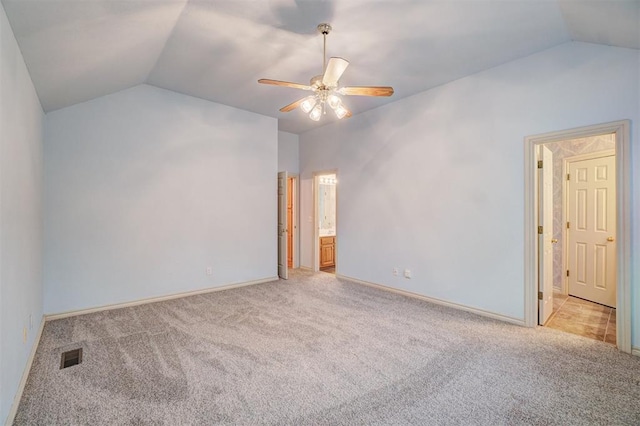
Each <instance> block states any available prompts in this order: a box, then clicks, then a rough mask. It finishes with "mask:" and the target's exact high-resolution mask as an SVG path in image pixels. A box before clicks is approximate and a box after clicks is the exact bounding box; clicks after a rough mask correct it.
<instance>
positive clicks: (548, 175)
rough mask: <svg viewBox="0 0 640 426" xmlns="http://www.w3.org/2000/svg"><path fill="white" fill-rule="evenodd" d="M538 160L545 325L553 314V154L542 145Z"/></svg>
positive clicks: (541, 297)
mask: <svg viewBox="0 0 640 426" xmlns="http://www.w3.org/2000/svg"><path fill="white" fill-rule="evenodd" d="M538 159H539V160H542V168H540V167H538V199H539V202H538V207H539V213H538V221H539V224H540V226H541V227H542V228H538V229H540V230H541V231H542V233H540V231H539V232H538V250H539V252H538V291H539V292H540V293H541V294H540V293H539V296H538V299H539V300H538V301H539V304H540V306H539V307H538V323H539V324H540V325H544V323H545V322H547V320H548V319H549V317H550V316H551V313H552V312H553V244H552V238H553V153H552V152H551V150H550V149H549V148H547V147H546V146H544V145H541V146H540V155H539V157H538ZM539 164H540V163H539Z"/></svg>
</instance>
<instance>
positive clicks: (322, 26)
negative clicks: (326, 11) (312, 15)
mask: <svg viewBox="0 0 640 426" xmlns="http://www.w3.org/2000/svg"><path fill="white" fill-rule="evenodd" d="M331 29H332V28H331V25H329V24H318V31H319V32H321V33H322V34H324V35H327V34H329V33H330V32H331Z"/></svg>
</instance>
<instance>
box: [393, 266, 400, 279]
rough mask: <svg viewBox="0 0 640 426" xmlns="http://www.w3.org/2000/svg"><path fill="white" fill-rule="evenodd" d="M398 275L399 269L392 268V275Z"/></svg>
mask: <svg viewBox="0 0 640 426" xmlns="http://www.w3.org/2000/svg"><path fill="white" fill-rule="evenodd" d="M398 275H400V270H399V269H398V268H393V276H394V277H397V276H398Z"/></svg>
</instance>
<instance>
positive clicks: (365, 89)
mask: <svg viewBox="0 0 640 426" xmlns="http://www.w3.org/2000/svg"><path fill="white" fill-rule="evenodd" d="M338 92H339V93H341V94H343V95H350V96H351V95H355V96H391V95H393V87H389V86H352V87H343V88H342V89H340V90H338Z"/></svg>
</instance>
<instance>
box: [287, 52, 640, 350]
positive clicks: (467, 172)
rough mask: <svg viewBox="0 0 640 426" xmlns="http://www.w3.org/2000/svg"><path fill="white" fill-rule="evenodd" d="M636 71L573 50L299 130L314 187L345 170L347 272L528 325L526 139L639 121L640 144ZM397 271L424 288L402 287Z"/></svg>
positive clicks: (341, 206) (637, 219)
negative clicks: (325, 173) (323, 176)
mask: <svg viewBox="0 0 640 426" xmlns="http://www.w3.org/2000/svg"><path fill="white" fill-rule="evenodd" d="M639 70H640V58H639V52H638V51H637V50H630V49H622V48H614V47H608V46H601V45H593V44H586V43H567V44H564V45H561V46H558V47H555V48H552V49H549V50H546V51H543V52H540V53H538V54H535V55H531V56H529V57H526V58H523V59H520V60H517V61H513V62H510V63H508V64H505V65H502V66H499V67H496V68H493V69H490V70H487V71H485V72H481V73H478V74H476V75H472V76H469V77H466V78H463V79H460V80H457V81H455V82H452V83H450V84H446V85H444V86H440V87H438V88H435V89H432V90H429V91H427V92H423V93H420V94H418V95H415V96H413V97H410V98H407V99H403V100H400V101H398V102H394V103H392V104H389V105H386V106H384V107H381V108H378V109H375V110H372V111H369V112H367V113H364V114H360V115H357V116H355V117H353V118H351V119H349V120H348V121H344V122H340V123H337V124H335V125H329V126H325V127H322V128H319V129H315V130H313V131H310V132H307V133H304V134H302V135H301V136H300V171H301V174H302V176H303V178H310V177H311V174H312V173H313V171H315V170H326V169H334V168H336V169H338V180H339V184H338V185H339V189H338V235H339V239H338V247H337V255H338V265H339V271H338V272H339V273H340V274H342V275H345V276H349V277H353V278H357V279H361V280H365V281H369V282H374V283H380V284H384V285H388V286H393V287H396V288H400V289H404V290H408V291H412V292H415V293H419V294H423V295H426V296H430V297H434V298H438V299H442V300H445V301H449V302H453V303H458V304H462V305H465V306H470V307H474V308H478V309H483V310H486V311H489V312H492V313H496V314H499V315H503V316H506V317H510V318H514V319H524V228H523V226H524V189H523V188H524V141H523V139H524V137H525V136H527V135H534V134H540V133H544V132H550V131H555V130H562V129H570V128H574V127H579V126H586V125H591V124H596V123H603V122H610V121H615V120H621V119H631V120H633V121H634V123H633V126H632V128H633V135H632V139H633V145H634V146H638V143H637V141H638V139H639V138H640V133H639V131H638V128H639V126H638V125H637V121H638V119H639V118H640V117H639V112H638V110H639V105H638V102H639V85H638V79H639V75H640V74H639ZM633 156H634V157H633V159H632V161H633V170H634V177H633V179H634V182H633V186H634V200H633V205H634V208H633V212H632V217H633V218H634V219H633V220H634V222H633V229H634V235H633V242H632V256H633V265H634V266H633V267H634V270H635V275H634V277H633V280H634V285H635V288H634V289H633V292H634V297H635V300H634V313H633V321H634V324H638V323H639V321H640V316H639V315H638V314H639V313H640V285H639V284H638V281H639V279H640V273H639V269H640V260H639V259H638V254H639V253H640V247H639V243H640V191H639V190H638V188H640V150H637V149H636V150H634V153H633ZM303 199H306V200H310V197H306V198H303ZM304 208H305V209H307V210H309V211H310V208H311V207H310V205H306V206H305V207H304ZM302 244H303V245H304V246H306V247H308V246H309V244H310V238H309V234H305V235H303V242H302ZM394 266H397V267H400V268H409V269H411V270H412V271H413V279H411V280H409V279H405V278H402V277H393V276H392V268H393V267H394ZM633 342H634V343H633V344H634V345H635V346H638V345H640V327H635V328H634V337H633Z"/></svg>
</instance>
